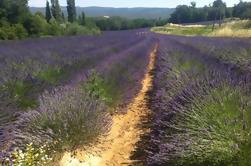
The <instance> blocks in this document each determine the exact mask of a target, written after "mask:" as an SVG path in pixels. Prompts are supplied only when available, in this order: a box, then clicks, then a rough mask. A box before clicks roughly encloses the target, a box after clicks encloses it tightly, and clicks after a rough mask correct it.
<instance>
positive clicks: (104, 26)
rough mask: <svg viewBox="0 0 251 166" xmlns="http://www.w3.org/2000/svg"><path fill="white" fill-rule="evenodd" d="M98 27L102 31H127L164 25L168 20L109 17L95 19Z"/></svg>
mask: <svg viewBox="0 0 251 166" xmlns="http://www.w3.org/2000/svg"><path fill="white" fill-rule="evenodd" d="M94 21H95V23H96V25H97V26H98V27H99V28H100V29H101V30H127V29H137V28H147V27H153V26H156V25H159V26H161V25H164V24H166V23H167V20H162V19H159V20H155V19H134V20H128V19H125V18H121V17H109V18H103V17H99V18H95V19H94Z"/></svg>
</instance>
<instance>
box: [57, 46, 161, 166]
mask: <svg viewBox="0 0 251 166" xmlns="http://www.w3.org/2000/svg"><path fill="white" fill-rule="evenodd" d="M157 47H158V46H157V45H156V46H155V48H154V50H153V51H152V52H151V54H150V61H149V64H148V67H147V71H146V74H145V76H144V79H143V80H142V83H141V84H142V88H141V90H140V92H139V93H138V94H137V95H136V97H135V98H134V99H133V101H132V102H131V103H130V104H129V105H128V107H127V109H128V111H127V113H126V114H122V115H115V116H113V123H112V126H111V130H110V132H109V133H108V134H107V135H106V136H103V137H101V138H100V141H99V143H98V144H97V145H94V146H93V147H89V148H85V149H87V150H77V152H76V156H75V157H74V158H73V157H72V154H71V153H66V154H65V155H64V156H63V158H62V160H61V161H60V163H59V164H60V166H120V165H131V164H132V162H133V161H131V160H130V156H131V154H132V153H133V151H134V150H135V148H136V147H135V145H136V143H137V142H138V141H140V136H141V135H142V134H144V133H145V132H148V131H147V130H146V129H142V128H140V127H139V125H140V124H142V120H143V119H144V118H146V117H147V116H148V115H149V113H150V110H149V108H148V106H147V105H148V95H147V92H149V91H150V90H151V88H152V81H153V77H152V75H151V71H152V70H153V69H154V65H155V59H156V52H157Z"/></svg>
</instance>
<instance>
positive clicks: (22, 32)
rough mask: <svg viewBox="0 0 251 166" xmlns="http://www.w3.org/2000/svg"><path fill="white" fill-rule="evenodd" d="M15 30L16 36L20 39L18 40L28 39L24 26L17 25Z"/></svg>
mask: <svg viewBox="0 0 251 166" xmlns="http://www.w3.org/2000/svg"><path fill="white" fill-rule="evenodd" d="M15 29H16V36H17V37H18V39H25V38H27V37H28V32H27V31H26V29H25V28H24V27H23V25H22V24H16V25H15Z"/></svg>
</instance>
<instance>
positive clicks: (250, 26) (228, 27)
mask: <svg viewBox="0 0 251 166" xmlns="http://www.w3.org/2000/svg"><path fill="white" fill-rule="evenodd" d="M210 36H219V37H251V21H250V20H242V21H232V22H228V23H226V24H224V25H223V27H222V28H220V29H218V30H216V31H214V32H212V33H211V34H210Z"/></svg>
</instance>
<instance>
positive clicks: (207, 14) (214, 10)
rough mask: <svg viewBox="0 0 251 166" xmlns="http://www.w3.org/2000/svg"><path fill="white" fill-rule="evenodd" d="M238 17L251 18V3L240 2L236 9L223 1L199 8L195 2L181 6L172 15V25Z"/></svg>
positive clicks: (217, 0) (216, 0)
mask: <svg viewBox="0 0 251 166" xmlns="http://www.w3.org/2000/svg"><path fill="white" fill-rule="evenodd" d="M231 17H238V18H241V19H250V18H251V2H243V1H240V2H239V3H238V4H237V5H235V6H234V7H227V5H226V3H225V2H223V1H222V0H215V1H214V2H213V3H212V5H208V6H204V7H202V8H197V7H196V3H195V2H191V5H190V6H188V5H179V6H177V7H176V10H175V12H174V13H172V14H171V17H170V19H169V22H171V23H178V24H180V23H194V22H203V21H215V20H219V21H220V23H221V21H222V20H223V19H224V18H231Z"/></svg>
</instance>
